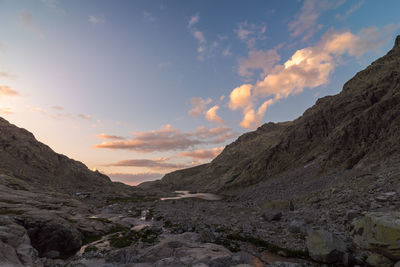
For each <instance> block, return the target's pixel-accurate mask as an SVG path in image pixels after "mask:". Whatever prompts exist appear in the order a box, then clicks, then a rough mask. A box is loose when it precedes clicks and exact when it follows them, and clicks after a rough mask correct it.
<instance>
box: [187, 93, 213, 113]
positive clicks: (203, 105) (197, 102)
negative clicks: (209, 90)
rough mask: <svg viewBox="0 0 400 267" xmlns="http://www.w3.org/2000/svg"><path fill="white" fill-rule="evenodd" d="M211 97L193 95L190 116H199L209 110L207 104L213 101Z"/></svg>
mask: <svg viewBox="0 0 400 267" xmlns="http://www.w3.org/2000/svg"><path fill="white" fill-rule="evenodd" d="M211 101H212V100H211V98H207V99H203V98H201V97H193V98H192V99H191V100H190V102H191V103H192V109H191V110H189V112H188V114H189V115H190V116H198V115H201V114H204V113H205V112H206V110H207V105H208V104H210V103H211Z"/></svg>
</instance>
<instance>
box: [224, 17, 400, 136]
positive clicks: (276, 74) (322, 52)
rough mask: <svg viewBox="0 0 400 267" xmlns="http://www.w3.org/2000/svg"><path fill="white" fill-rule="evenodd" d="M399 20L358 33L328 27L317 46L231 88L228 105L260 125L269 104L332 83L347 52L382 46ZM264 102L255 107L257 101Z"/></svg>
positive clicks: (359, 52)
mask: <svg viewBox="0 0 400 267" xmlns="http://www.w3.org/2000/svg"><path fill="white" fill-rule="evenodd" d="M399 28H400V23H399V24H395V25H388V26H386V27H384V28H382V29H378V28H376V27H371V28H365V29H362V30H361V31H360V32H359V33H358V34H353V33H351V32H349V31H345V32H337V31H333V30H332V31H328V32H327V33H326V34H325V35H324V36H323V37H322V39H321V41H320V42H318V43H317V44H316V45H315V46H310V47H306V48H303V49H299V50H297V51H296V52H295V53H294V54H293V55H292V56H291V58H290V59H289V60H287V61H286V62H285V63H284V64H283V65H276V66H274V67H273V68H272V69H271V70H270V71H269V73H267V75H266V76H265V77H264V78H263V79H261V80H259V81H257V82H256V84H255V85H251V84H243V85H241V86H239V87H237V88H235V89H233V90H232V92H231V95H230V102H229V107H230V108H231V109H232V110H235V109H238V108H240V109H242V111H243V116H244V117H243V120H242V122H241V123H240V125H241V126H242V127H244V128H249V129H254V128H256V127H258V126H259V125H260V124H261V122H262V119H263V117H264V114H265V112H266V110H267V108H268V107H269V106H271V105H272V104H274V103H275V102H276V101H278V100H279V99H282V98H287V97H289V96H290V95H295V94H299V93H301V92H303V90H304V89H305V88H315V87H319V86H323V85H326V84H328V83H329V81H330V76H331V74H332V73H333V71H334V69H335V68H336V67H337V65H338V64H339V63H340V62H341V58H342V56H344V55H348V56H352V57H356V58H360V57H361V56H362V55H363V54H365V53H366V52H369V51H372V50H377V49H379V48H380V47H381V46H382V45H383V44H384V43H386V42H387V41H389V40H390V38H391V36H392V33H393V32H394V31H395V30H397V29H399ZM262 99H263V101H264V102H263V103H262V105H261V106H259V107H258V108H255V107H254V105H255V102H256V101H258V100H262Z"/></svg>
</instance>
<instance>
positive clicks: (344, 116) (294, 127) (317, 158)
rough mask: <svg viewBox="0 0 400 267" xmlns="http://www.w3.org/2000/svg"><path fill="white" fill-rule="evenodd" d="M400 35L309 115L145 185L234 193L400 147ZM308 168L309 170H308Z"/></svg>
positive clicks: (358, 162)
mask: <svg viewBox="0 0 400 267" xmlns="http://www.w3.org/2000/svg"><path fill="white" fill-rule="evenodd" d="M399 136H400V36H398V37H397V39H396V42H395V45H394V47H393V49H392V50H391V51H389V53H387V54H386V55H385V56H383V57H382V58H380V59H378V60H376V61H375V62H373V63H372V64H371V65H370V66H369V67H367V68H366V69H365V70H363V71H361V72H359V73H357V74H356V75H355V76H354V78H352V79H351V80H349V81H348V82H347V83H345V85H344V86H343V90H342V92H341V93H339V94H338V95H334V96H326V97H323V98H321V99H319V100H318V101H317V102H316V104H315V105H314V106H313V107H311V108H309V109H308V110H306V111H305V112H304V114H303V115H302V116H301V117H300V118H298V119H296V120H294V121H292V122H285V123H278V124H274V123H268V124H264V125H263V126H261V127H260V128H258V129H257V130H256V131H254V132H250V133H246V134H244V135H242V136H241V137H239V138H238V139H237V140H236V141H235V142H233V143H232V144H230V145H228V146H227V147H226V148H225V149H224V151H223V152H222V153H221V154H220V155H219V156H218V157H217V158H215V159H214V160H213V161H212V162H211V163H209V164H205V165H201V166H198V167H194V168H190V169H185V170H180V171H176V172H172V173H169V174H167V175H165V176H164V178H163V179H162V180H161V181H156V182H149V183H143V184H141V185H140V187H142V188H155V187H158V188H165V189H168V190H177V189H186V190H198V191H211V192H212V191H214V192H216V191H220V192H229V191H231V190H235V189H238V188H243V187H246V186H250V185H253V184H256V183H259V182H262V181H266V180H268V179H269V178H271V177H274V176H277V175H282V174H283V173H286V172H291V171H295V170H302V173H301V174H302V175H308V176H314V177H316V176H320V175H322V174H326V173H329V172H332V171H338V170H347V169H352V168H362V166H365V165H367V164H368V163H369V162H376V161H380V160H382V159H384V158H386V157H390V156H391V155H393V153H398V152H399V147H400V142H399V141H400V140H399ZM308 166H313V167H312V168H310V171H309V172H304V171H303V169H305V168H307V167H308Z"/></svg>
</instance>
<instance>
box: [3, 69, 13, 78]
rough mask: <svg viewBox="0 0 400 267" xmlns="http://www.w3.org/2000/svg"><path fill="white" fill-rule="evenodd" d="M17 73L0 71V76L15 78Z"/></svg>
mask: <svg viewBox="0 0 400 267" xmlns="http://www.w3.org/2000/svg"><path fill="white" fill-rule="evenodd" d="M14 77H15V75H12V74H10V73H8V72H5V71H0V78H14Z"/></svg>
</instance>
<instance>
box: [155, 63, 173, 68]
mask: <svg viewBox="0 0 400 267" xmlns="http://www.w3.org/2000/svg"><path fill="white" fill-rule="evenodd" d="M171 65H172V62H171V61H167V62H161V63H159V64H158V67H159V68H160V69H165V68H168V67H170V66H171Z"/></svg>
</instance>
